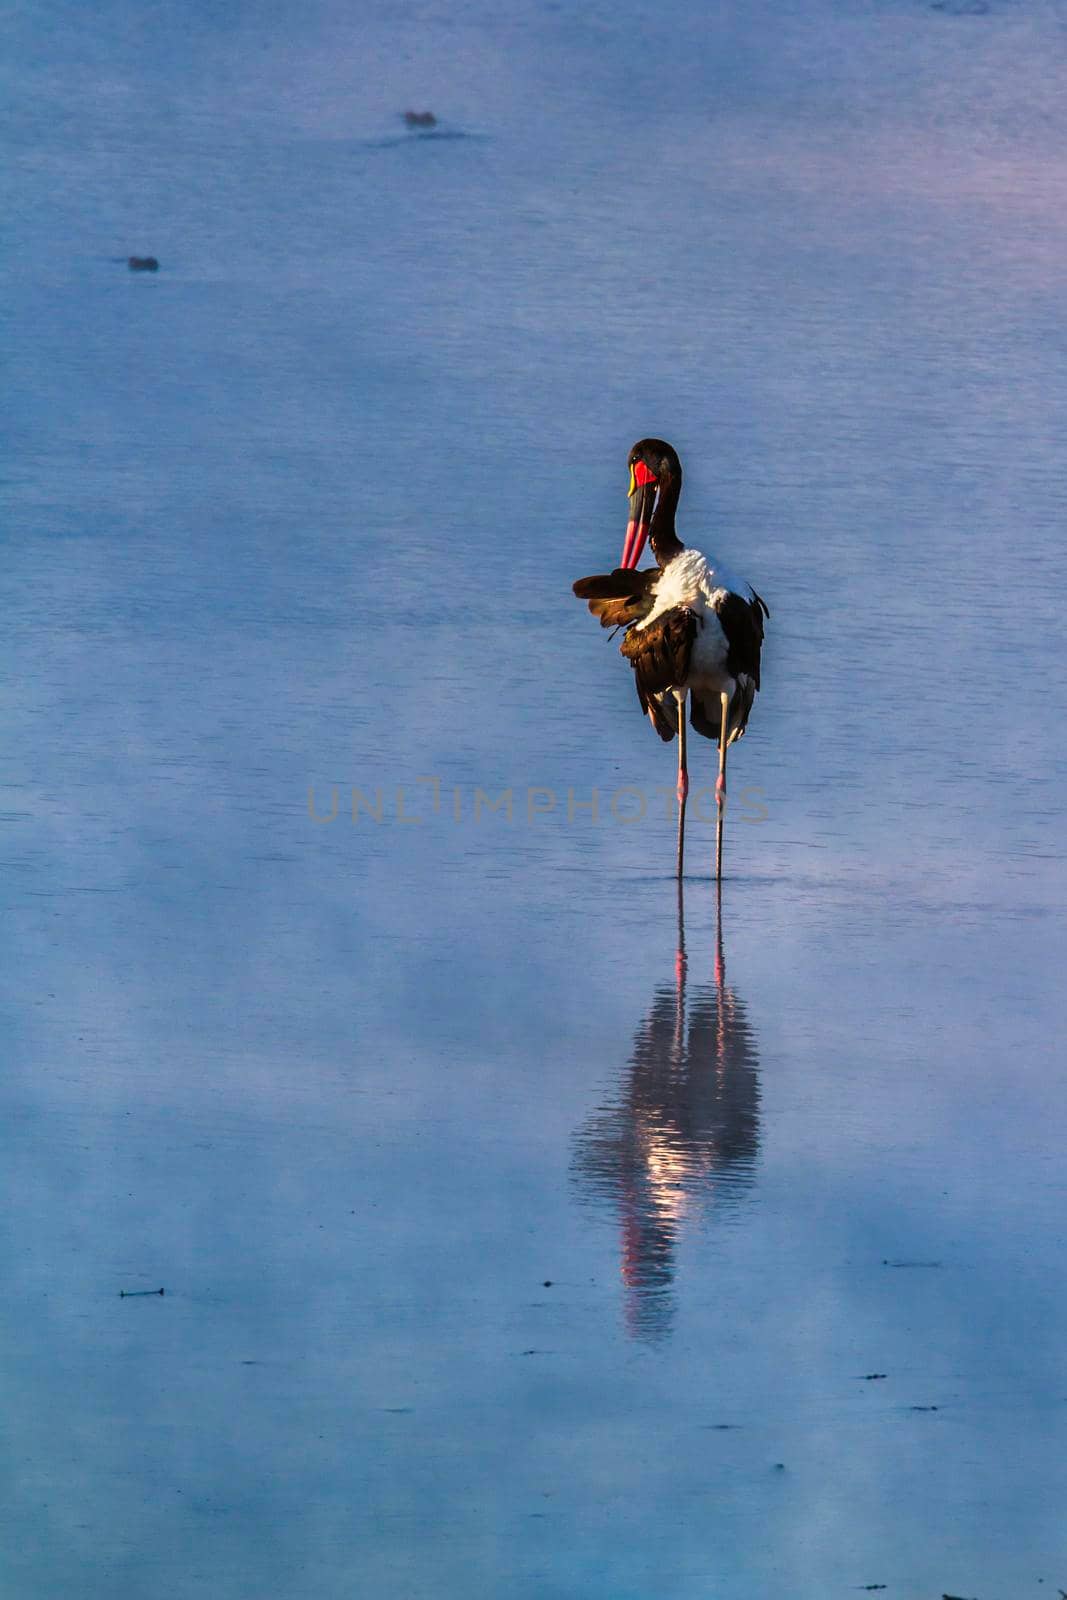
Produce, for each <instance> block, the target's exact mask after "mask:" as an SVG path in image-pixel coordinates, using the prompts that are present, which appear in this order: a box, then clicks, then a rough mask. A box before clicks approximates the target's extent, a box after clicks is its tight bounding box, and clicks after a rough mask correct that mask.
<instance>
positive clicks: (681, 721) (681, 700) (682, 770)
mask: <svg viewBox="0 0 1067 1600" xmlns="http://www.w3.org/2000/svg"><path fill="white" fill-rule="evenodd" d="M674 697H675V700H676V701H677V703H678V879H679V882H680V881H681V877H682V868H683V866H684V865H685V802H686V799H687V798H688V795H689V768H688V766H687V764H686V759H685V701H686V691H685V690H684V689H676V690H675V691H674Z"/></svg>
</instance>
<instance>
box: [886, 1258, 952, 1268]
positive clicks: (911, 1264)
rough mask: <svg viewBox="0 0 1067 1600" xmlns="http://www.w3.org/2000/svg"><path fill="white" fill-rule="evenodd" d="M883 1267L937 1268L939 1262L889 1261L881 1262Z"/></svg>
mask: <svg viewBox="0 0 1067 1600" xmlns="http://www.w3.org/2000/svg"><path fill="white" fill-rule="evenodd" d="M882 1265H883V1267H939V1266H940V1265H941V1263H940V1261H890V1260H888V1259H885V1260H883V1262H882Z"/></svg>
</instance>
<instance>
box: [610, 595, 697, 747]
mask: <svg viewBox="0 0 1067 1600" xmlns="http://www.w3.org/2000/svg"><path fill="white" fill-rule="evenodd" d="M699 627H700V621H699V618H698V617H697V616H696V615H695V613H694V612H692V611H690V609H689V607H688V606H672V607H671V609H670V611H664V612H663V613H662V615H661V616H658V617H657V618H656V620H655V622H650V623H649V625H648V627H647V628H630V629H629V631H628V632H627V634H626V637H625V639H623V641H622V644H621V645H620V646H619V648H620V650H621V651H622V653H623V655H624V656H625V657H626V659H627V660H628V661H629V663H630V665H631V666H632V667H633V669H634V677H635V679H636V680H637V698H638V699H639V700H640V702H641V710H642V711H647V712H648V714H649V716H650V717H651V719H652V725H653V727H654V728H655V730H656V732H657V733H658V734H659V736H660V738H661V739H673V738H674V735H675V733H676V732H677V731H678V710H677V706H676V705H675V703H674V701H673V699H665V700H663V701H662V702H661V699H660V697H661V696H669V695H670V691H671V690H672V689H680V688H682V687H683V685H684V684H685V682H686V679H687V678H688V677H689V659H690V656H691V655H692V652H693V640H694V639H695V638H696V636H697V629H698V628H699Z"/></svg>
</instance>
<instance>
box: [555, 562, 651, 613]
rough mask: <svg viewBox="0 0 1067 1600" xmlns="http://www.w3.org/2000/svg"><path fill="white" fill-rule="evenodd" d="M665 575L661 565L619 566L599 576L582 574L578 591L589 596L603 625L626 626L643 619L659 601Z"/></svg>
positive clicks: (578, 583)
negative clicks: (640, 568)
mask: <svg viewBox="0 0 1067 1600" xmlns="http://www.w3.org/2000/svg"><path fill="white" fill-rule="evenodd" d="M661 576H662V574H661V572H660V570H659V568H658V567H646V568H645V570H644V571H643V572H638V571H637V570H636V568H632V567H616V568H615V571H614V572H607V573H604V574H603V575H602V576H600V577H597V578H579V579H578V582H577V583H576V584H575V585H574V592H575V594H576V595H577V596H578V598H579V600H587V601H588V602H589V609H590V611H591V612H592V613H593V615H594V617H599V619H600V626H601V627H602V628H618V627H626V626H628V624H629V623H631V622H640V620H641V618H642V617H647V616H648V613H649V612H650V611H651V610H652V607H653V606H654V605H655V603H656V601H655V587H656V582H657V580H658V579H659V578H660V577H661Z"/></svg>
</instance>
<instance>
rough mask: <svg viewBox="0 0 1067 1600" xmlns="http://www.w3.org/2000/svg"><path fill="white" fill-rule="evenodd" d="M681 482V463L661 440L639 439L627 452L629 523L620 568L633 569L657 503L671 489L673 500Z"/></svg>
mask: <svg viewBox="0 0 1067 1600" xmlns="http://www.w3.org/2000/svg"><path fill="white" fill-rule="evenodd" d="M681 482H682V463H681V462H680V461H679V460H678V454H677V451H676V450H675V449H674V447H673V446H672V445H669V444H668V443H667V441H666V440H665V439H639V440H638V442H637V444H635V445H634V447H633V449H632V450H631V451H630V489H629V495H630V520H629V522H628V523H627V526H626V543H625V544H624V545H623V547H622V560H621V561H620V562H619V565H620V566H621V567H636V565H637V563H638V562H639V561H640V559H641V555H642V552H643V551H644V548H645V540H646V539H647V538H648V530H649V526H650V524H651V522H652V514H653V512H654V510H655V507H656V502H657V499H658V498H659V497H660V496H661V495H663V494H665V493H666V492H667V491H668V490H670V489H671V488H673V489H674V493H675V498H677V491H678V489H679V488H680V486H681Z"/></svg>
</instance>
